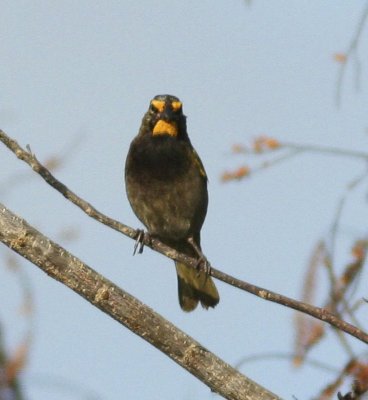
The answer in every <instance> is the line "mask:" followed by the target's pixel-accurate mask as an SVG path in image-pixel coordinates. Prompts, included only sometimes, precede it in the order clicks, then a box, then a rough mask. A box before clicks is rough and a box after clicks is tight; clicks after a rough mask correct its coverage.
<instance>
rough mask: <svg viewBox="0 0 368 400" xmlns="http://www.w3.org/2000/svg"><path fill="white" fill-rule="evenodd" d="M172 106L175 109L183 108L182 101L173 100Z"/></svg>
mask: <svg viewBox="0 0 368 400" xmlns="http://www.w3.org/2000/svg"><path fill="white" fill-rule="evenodd" d="M171 107H172V109H173V110H174V111H179V110H180V109H181V101H173V102H172V103H171Z"/></svg>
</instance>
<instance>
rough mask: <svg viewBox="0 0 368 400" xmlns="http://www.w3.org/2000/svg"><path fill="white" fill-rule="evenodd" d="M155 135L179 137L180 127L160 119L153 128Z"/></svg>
mask: <svg viewBox="0 0 368 400" xmlns="http://www.w3.org/2000/svg"><path fill="white" fill-rule="evenodd" d="M153 135H170V136H178V125H177V124H176V122H171V121H170V122H167V121H164V120H163V119H160V120H158V121H157V122H156V125H155V126H154V128H153Z"/></svg>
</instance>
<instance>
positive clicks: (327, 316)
mask: <svg viewBox="0 0 368 400" xmlns="http://www.w3.org/2000/svg"><path fill="white" fill-rule="evenodd" d="M0 140H1V141H2V142H3V143H4V144H5V145H6V146H7V147H8V148H9V149H10V150H12V151H13V152H14V153H15V155H16V156H17V157H18V158H19V159H21V160H23V161H25V162H26V163H27V164H29V165H30V166H31V167H32V169H33V170H34V171H36V172H37V173H38V174H40V175H41V176H42V177H43V179H44V180H45V181H46V182H47V183H49V184H50V185H51V186H52V187H54V188H55V189H56V190H58V191H59V192H60V193H61V194H62V195H63V196H64V197H66V198H67V199H68V200H70V201H71V202H72V203H73V204H75V205H77V206H78V207H79V208H80V209H82V210H83V211H84V212H85V213H86V214H88V215H89V216H91V217H92V218H94V219H96V220H97V221H99V222H101V223H103V224H105V225H108V226H109V227H111V228H113V229H115V230H117V231H119V232H121V233H123V234H124V235H126V236H129V237H130V238H133V239H136V237H137V235H138V233H139V231H138V232H137V231H136V230H134V229H132V228H130V227H129V226H127V225H124V224H122V223H120V222H118V221H115V220H113V219H112V218H109V217H107V216H105V215H103V214H101V213H100V212H98V211H97V210H96V209H95V208H94V207H92V205H91V204H89V203H88V202H86V201H85V200H83V199H81V198H80V197H78V196H77V195H76V194H75V193H73V192H72V191H71V190H70V189H68V188H67V187H66V186H65V185H64V184H63V183H61V182H59V181H58V180H57V179H56V178H55V177H54V176H53V175H52V174H51V173H50V172H49V171H48V170H47V169H46V168H45V167H44V166H42V165H41V164H40V163H39V162H38V160H37V159H36V157H35V156H34V155H33V154H31V153H30V152H27V151H25V150H23V149H22V148H21V147H20V146H19V145H18V143H17V142H16V141H15V140H13V139H11V138H9V137H8V136H7V135H6V134H5V133H4V132H3V131H2V130H0ZM144 244H145V245H146V246H148V247H150V248H151V249H153V250H156V251H158V252H159V253H161V254H164V255H166V256H167V257H169V258H171V259H173V260H177V261H181V262H183V263H185V264H187V265H189V266H191V267H193V268H198V262H197V260H196V259H194V258H191V257H188V256H186V255H184V254H182V253H179V252H177V251H176V250H174V249H172V248H170V247H168V246H166V245H165V244H163V243H162V242H160V241H159V240H157V239H156V238H149V237H148V236H146V235H145V237H144ZM201 267H203V266H201ZM210 274H211V276H213V277H214V278H217V279H219V280H221V281H223V282H225V283H228V284H230V285H232V286H235V287H237V288H239V289H242V290H245V291H247V292H249V293H252V294H254V295H255V296H258V297H260V298H262V299H264V300H268V301H272V302H274V303H278V304H281V305H284V306H286V307H289V308H292V309H294V310H297V311H301V312H303V313H306V314H308V315H311V316H312V317H315V318H317V319H320V320H321V321H324V322H327V323H329V324H330V325H332V326H334V327H336V328H338V329H341V330H342V331H344V332H346V333H348V334H350V335H352V336H354V337H355V338H357V339H359V340H361V341H363V342H365V343H368V334H366V333H365V332H363V331H362V330H360V329H358V328H356V327H355V326H353V325H351V324H349V323H347V322H345V321H343V320H340V319H339V318H337V317H336V316H335V315H333V314H332V313H330V312H329V311H327V310H325V309H323V308H319V307H314V306H312V305H309V304H306V303H302V302H300V301H297V300H294V299H291V298H288V297H286V296H283V295H281V294H278V293H275V292H272V291H270V290H267V289H264V288H261V287H258V286H255V285H252V284H250V283H247V282H244V281H241V280H240V279H237V278H234V277H232V276H230V275H227V274H225V273H223V272H221V271H219V270H217V269H215V268H211V271H210Z"/></svg>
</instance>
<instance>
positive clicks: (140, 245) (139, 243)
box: [133, 229, 148, 256]
mask: <svg viewBox="0 0 368 400" xmlns="http://www.w3.org/2000/svg"><path fill="white" fill-rule="evenodd" d="M136 232H137V239H136V241H135V245H134V251H133V256H134V255H135V253H136V252H137V249H138V254H142V253H143V249H144V239H145V238H146V235H148V233H145V232H144V230H143V229H137V231H136Z"/></svg>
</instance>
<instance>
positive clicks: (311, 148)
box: [279, 142, 368, 161]
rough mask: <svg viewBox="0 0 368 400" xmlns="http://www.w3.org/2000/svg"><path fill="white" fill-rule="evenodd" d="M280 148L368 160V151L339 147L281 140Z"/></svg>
mask: <svg viewBox="0 0 368 400" xmlns="http://www.w3.org/2000/svg"><path fill="white" fill-rule="evenodd" d="M279 148H280V149H283V148H284V149H293V150H298V151H308V152H314V153H324V154H331V155H335V156H345V157H350V158H360V159H363V160H366V161H368V153H366V152H363V151H355V150H345V149H339V148H337V147H330V146H322V145H311V144H297V143H290V142H280V145H279Z"/></svg>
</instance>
